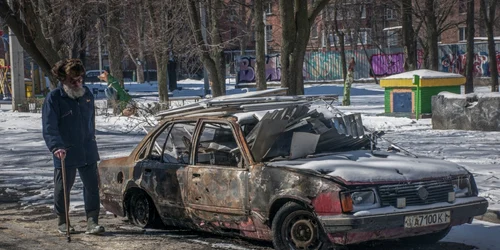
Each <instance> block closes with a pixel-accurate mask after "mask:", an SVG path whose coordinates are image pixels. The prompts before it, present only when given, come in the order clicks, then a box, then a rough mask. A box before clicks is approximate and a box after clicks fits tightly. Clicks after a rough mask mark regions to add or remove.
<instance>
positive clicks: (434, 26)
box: [413, 0, 462, 70]
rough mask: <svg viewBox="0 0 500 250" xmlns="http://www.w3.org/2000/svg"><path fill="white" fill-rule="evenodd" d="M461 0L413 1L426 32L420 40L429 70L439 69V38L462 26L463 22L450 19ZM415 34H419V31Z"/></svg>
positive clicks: (415, 12) (414, 11)
mask: <svg viewBox="0 0 500 250" xmlns="http://www.w3.org/2000/svg"><path fill="white" fill-rule="evenodd" d="M458 1H459V0H441V1H434V0H425V1H413V3H414V4H413V7H414V8H413V13H414V15H415V17H416V18H417V22H422V25H423V27H424V28H425V32H422V33H420V34H421V35H422V36H423V38H422V37H420V38H419V39H420V40H421V41H422V42H421V44H422V46H423V48H424V59H425V60H426V61H427V66H428V68H429V69H432V70H438V69H439V54H438V40H439V36H440V35H441V34H442V33H443V32H445V31H447V30H449V29H451V28H453V27H456V26H457V25H459V24H461V23H462V21H456V20H454V19H451V18H449V17H450V16H451V15H453V14H454V12H455V11H456V8H452V7H451V6H457V3H458ZM415 33H417V34H418V33H419V32H418V29H417V31H416V32H415Z"/></svg>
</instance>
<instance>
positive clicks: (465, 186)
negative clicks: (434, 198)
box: [451, 177, 472, 198]
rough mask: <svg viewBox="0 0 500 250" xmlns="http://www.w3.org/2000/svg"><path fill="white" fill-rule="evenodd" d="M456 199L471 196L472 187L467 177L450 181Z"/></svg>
mask: <svg viewBox="0 0 500 250" xmlns="http://www.w3.org/2000/svg"><path fill="white" fill-rule="evenodd" d="M451 184H452V185H453V191H454V192H455V197H456V198H461V197H469V196H472V187H471V184H470V180H469V178H468V177H461V178H457V179H454V180H452V181H451Z"/></svg>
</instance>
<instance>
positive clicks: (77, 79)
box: [70, 76, 83, 84]
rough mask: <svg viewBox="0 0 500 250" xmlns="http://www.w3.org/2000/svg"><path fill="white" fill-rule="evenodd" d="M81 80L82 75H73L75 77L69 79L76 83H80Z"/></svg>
mask: <svg viewBox="0 0 500 250" xmlns="http://www.w3.org/2000/svg"><path fill="white" fill-rule="evenodd" d="M82 81H83V77H81V76H79V77H75V78H73V79H71V81H70V83H71V84H76V83H81V82H82Z"/></svg>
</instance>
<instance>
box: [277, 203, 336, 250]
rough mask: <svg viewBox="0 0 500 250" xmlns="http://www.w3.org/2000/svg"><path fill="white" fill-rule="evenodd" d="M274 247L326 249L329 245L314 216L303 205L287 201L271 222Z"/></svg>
mask: <svg viewBox="0 0 500 250" xmlns="http://www.w3.org/2000/svg"><path fill="white" fill-rule="evenodd" d="M272 231H273V245H274V248H275V249H327V248H328V247H329V246H330V242H329V241H328V239H327V237H326V234H325V233H324V231H323V228H322V227H321V225H320V224H319V221H318V219H317V218H316V216H315V215H314V214H313V213H311V212H310V211H308V210H307V209H306V208H304V207H303V206H301V205H299V204H297V203H295V202H288V203H286V204H285V205H284V206H283V207H281V208H280V209H279V210H278V212H277V213H276V216H275V217H274V219H273V223H272Z"/></svg>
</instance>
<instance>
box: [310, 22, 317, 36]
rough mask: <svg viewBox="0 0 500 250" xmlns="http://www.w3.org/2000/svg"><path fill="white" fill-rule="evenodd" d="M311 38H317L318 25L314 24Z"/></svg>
mask: <svg viewBox="0 0 500 250" xmlns="http://www.w3.org/2000/svg"><path fill="white" fill-rule="evenodd" d="M311 37H313V38H318V25H317V24H314V25H313V26H312V28H311Z"/></svg>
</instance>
